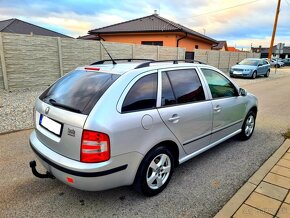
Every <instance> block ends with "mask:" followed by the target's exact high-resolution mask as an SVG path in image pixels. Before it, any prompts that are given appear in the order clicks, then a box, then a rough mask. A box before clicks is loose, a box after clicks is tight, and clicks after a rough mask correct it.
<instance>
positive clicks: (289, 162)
mask: <svg viewBox="0 0 290 218" xmlns="http://www.w3.org/2000/svg"><path fill="white" fill-rule="evenodd" d="M277 165H279V166H283V167H287V168H290V160H285V159H281V160H279V162H278V163H277Z"/></svg>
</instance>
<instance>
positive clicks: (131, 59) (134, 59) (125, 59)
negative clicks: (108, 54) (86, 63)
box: [90, 58, 154, 65]
mask: <svg viewBox="0 0 290 218" xmlns="http://www.w3.org/2000/svg"><path fill="white" fill-rule="evenodd" d="M114 61H127V62H132V61H154V60H153V59H142V58H139V59H136V58H124V59H114ZM105 62H112V63H113V61H112V60H111V59H109V60H101V61H97V62H94V63H92V64H90V65H96V64H104V63H105Z"/></svg>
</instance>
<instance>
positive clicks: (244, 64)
mask: <svg viewBox="0 0 290 218" xmlns="http://www.w3.org/2000/svg"><path fill="white" fill-rule="evenodd" d="M260 75H262V76H265V77H269V75H270V64H269V62H268V61H267V60H263V59H259V58H246V59H244V60H242V61H241V62H240V63H237V65H235V66H232V67H231V69H230V76H231V77H248V78H253V79H255V78H256V77H257V76H260Z"/></svg>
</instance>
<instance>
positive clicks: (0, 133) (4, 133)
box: [0, 127, 34, 136]
mask: <svg viewBox="0 0 290 218" xmlns="http://www.w3.org/2000/svg"><path fill="white" fill-rule="evenodd" d="M33 129H34V127H29V128H25V129H16V130H10V131H7V132H0V136H1V135H6V134H10V133H16V132H22V131H26V130H33Z"/></svg>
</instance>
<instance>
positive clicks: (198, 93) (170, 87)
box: [162, 69, 205, 106]
mask: <svg viewBox="0 0 290 218" xmlns="http://www.w3.org/2000/svg"><path fill="white" fill-rule="evenodd" d="M167 76H168V77H167ZM202 100H205V96H204V91H203V88H202V85H201V82H200V80H199V77H198V75H197V73H196V71H195V70H194V69H189V70H173V71H168V72H164V73H163V75H162V106H167V105H172V104H176V103H177V104H182V103H190V102H195V101H202Z"/></svg>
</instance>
